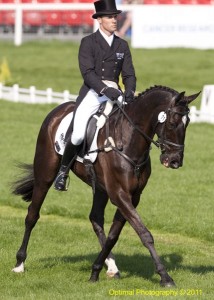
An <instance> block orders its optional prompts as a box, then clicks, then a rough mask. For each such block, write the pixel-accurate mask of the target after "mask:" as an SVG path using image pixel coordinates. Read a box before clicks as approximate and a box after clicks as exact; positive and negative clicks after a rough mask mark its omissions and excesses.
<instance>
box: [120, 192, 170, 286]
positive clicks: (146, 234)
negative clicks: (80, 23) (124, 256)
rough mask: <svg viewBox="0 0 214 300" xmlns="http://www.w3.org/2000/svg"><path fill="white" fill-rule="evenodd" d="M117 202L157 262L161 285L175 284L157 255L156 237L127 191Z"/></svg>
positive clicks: (155, 262)
mask: <svg viewBox="0 0 214 300" xmlns="http://www.w3.org/2000/svg"><path fill="white" fill-rule="evenodd" d="M120 196H122V193H120ZM123 199H127V201H124V200H123ZM117 204H118V207H119V209H120V212H121V213H122V215H123V216H124V218H125V219H126V220H127V221H128V222H129V223H130V225H131V226H132V227H133V229H134V230H135V231H136V233H137V234H138V235H139V237H140V239H141V241H142V243H143V245H144V246H145V247H146V248H147V249H148V250H149V252H150V254H151V257H152V259H153V261H154V264H155V268H156V272H157V273H158V274H159V275H160V277H161V285H162V286H168V287H170V286H174V285H175V284H174V281H173V280H172V278H171V277H170V276H169V274H168V273H167V271H166V269H165V267H164V265H163V264H162V262H161V260H160V258H159V256H158V255H157V252H156V250H155V247H154V239H153V236H152V234H151V233H150V231H149V230H148V229H147V228H146V226H145V225H144V224H143V222H142V221H141V219H140V216H139V214H138V213H137V211H136V209H135V207H134V205H133V204H132V203H131V201H128V198H127V196H126V194H125V193H124V195H123V198H120V200H119V201H118V202H117Z"/></svg>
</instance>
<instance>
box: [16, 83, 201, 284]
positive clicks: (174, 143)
mask: <svg viewBox="0 0 214 300" xmlns="http://www.w3.org/2000/svg"><path fill="white" fill-rule="evenodd" d="M198 95H199V93H198V94H194V95H191V96H185V93H184V92H182V93H179V92H177V91H175V90H173V89H171V88H168V87H162V86H155V87H152V88H149V89H148V90H146V91H145V92H143V93H141V94H139V95H138V96H137V97H136V98H135V100H134V101H133V102H132V103H129V104H127V105H125V106H124V107H123V108H122V107H121V108H120V109H121V111H122V113H121V114H120V118H119V121H118V119H117V122H116V121H115V119H116V116H115V115H116V114H112V116H111V117H110V118H109V130H108V131H109V134H110V135H111V136H115V137H116V140H115V144H116V146H112V147H113V150H112V151H109V152H106V151H103V148H104V146H103V145H104V142H105V140H106V132H107V130H106V126H107V125H105V126H104V127H103V128H102V129H101V130H100V132H99V135H98V148H99V152H98V157H97V159H96V161H95V163H94V164H93V169H94V173H95V175H96V180H95V187H94V197H93V205H92V209H91V213H90V221H91V223H92V226H93V229H94V231H95V233H96V235H97V237H98V239H99V242H100V244H101V248H102V250H101V252H100V254H99V255H98V257H97V259H96V260H95V262H94V264H93V266H92V273H91V277H90V280H91V281H97V280H98V279H99V273H100V271H101V269H102V268H103V265H104V263H105V261H106V259H107V258H108V259H109V258H110V259H111V258H112V254H111V250H112V248H113V247H114V245H115V243H116V242H117V240H118V238H119V235H120V232H121V230H122V228H123V226H124V224H125V222H126V221H128V222H129V223H130V225H131V226H132V227H133V229H134V230H135V231H136V233H137V234H138V236H139V237H140V240H141V242H142V243H143V245H144V246H145V247H146V248H147V249H148V250H149V252H150V254H151V257H152V259H153V261H154V264H155V268H156V272H157V273H158V274H159V275H160V277H161V285H163V286H173V285H174V282H173V280H172V278H171V277H170V276H169V274H168V273H167V271H166V269H165V267H164V265H163V264H162V262H161V260H160V258H159V256H158V255H157V253H156V250H155V248H154V240H153V237H152V235H151V233H150V232H149V230H148V229H147V228H146V227H145V225H144V224H143V222H142V220H141V218H140V216H139V214H138V212H137V211H136V207H137V205H138V203H139V201H140V195H141V193H142V191H143V189H144V187H145V186H146V184H147V181H148V179H149V177H150V174H151V162H150V156H149V151H150V146H151V143H153V144H155V145H156V146H159V147H160V150H161V154H160V161H161V163H162V164H163V165H164V166H165V167H167V168H173V169H177V168H179V167H181V166H182V163H183V153H184V140H185V133H186V128H187V126H188V123H189V117H188V113H189V108H188V105H189V103H191V102H192V101H193V100H194V99H196V97H197V96H198ZM74 106H75V104H74V103H73V102H67V103H64V104H61V105H59V106H58V107H56V108H55V109H53V110H52V111H51V112H50V113H49V114H48V115H47V117H46V118H45V120H44V122H43V124H42V126H41V129H40V132H39V135H38V139H37V145H36V151H35V157H34V163H33V165H24V167H25V169H26V172H27V174H26V176H25V177H24V178H20V180H18V181H16V182H15V183H14V186H13V193H14V194H16V195H21V196H22V198H23V199H24V200H25V201H31V203H30V205H29V207H28V213H27V216H26V219H25V233H24V237H23V241H22V244H21V247H20V249H19V250H18V252H17V255H16V258H17V263H16V266H15V268H14V269H13V271H14V272H23V271H24V262H25V260H26V257H27V246H28V242H29V239H30V235H31V232H32V229H33V228H34V226H35V225H36V223H37V221H38V219H39V216H40V208H41V206H42V203H43V201H44V199H45V197H46V194H47V192H48V190H49V188H50V187H51V185H52V183H53V181H54V179H55V176H56V174H57V172H58V169H59V165H60V159H61V157H60V155H58V154H57V153H56V151H55V147H54V138H55V134H56V130H57V128H58V126H59V123H60V121H61V120H62V119H63V117H64V116H66V115H67V114H68V113H69V112H71V111H73V110H74ZM112 128H114V129H112ZM155 134H156V135H157V137H158V140H157V142H155V141H154V140H153V137H154V135H155ZM118 136H120V138H119V144H120V147H117V142H118ZM121 145H122V146H121ZM71 169H72V171H73V172H74V173H75V174H76V175H77V176H78V177H79V178H80V179H81V180H83V181H84V182H86V183H87V184H89V185H91V181H90V178H89V176H88V174H87V171H86V168H85V165H84V164H82V163H81V162H78V161H76V162H75V163H74V165H73V166H72V168H71ZM108 199H110V200H111V202H112V203H113V204H114V205H115V206H116V207H117V210H116V213H115V216H114V219H113V223H112V226H111V228H110V231H109V234H108V237H107V238H106V236H105V233H104V229H103V225H104V210H105V207H106V204H107V201H108ZM115 266H116V265H115ZM113 269H114V270H113V271H112V272H113V275H115V276H117V275H118V273H117V272H118V269H117V268H116V267H115V268H113ZM115 269H116V271H115Z"/></svg>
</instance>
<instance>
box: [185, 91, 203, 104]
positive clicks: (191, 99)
mask: <svg viewBox="0 0 214 300" xmlns="http://www.w3.org/2000/svg"><path fill="white" fill-rule="evenodd" d="M200 93H201V92H199V93H197V94H194V95H191V96H188V97H186V101H187V103H188V104H189V103H191V102H192V101H193V100H195V99H196V98H197V97H198V96H199V95H200Z"/></svg>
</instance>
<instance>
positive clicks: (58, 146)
mask: <svg viewBox="0 0 214 300" xmlns="http://www.w3.org/2000/svg"><path fill="white" fill-rule="evenodd" d="M72 118H73V112H71V113H69V114H68V115H66V116H65V117H64V118H63V119H62V121H61V122H60V124H59V127H58V128H57V131H56V135H55V141H54V145H55V151H56V152H57V153H58V154H60V155H63V153H64V150H65V135H66V132H67V130H68V127H69V125H70V123H71V120H72ZM98 132H99V128H98V127H97V129H96V133H95V136H94V139H93V142H92V144H91V148H90V151H93V150H96V149H97V136H98ZM84 158H87V159H90V161H91V162H92V163H93V162H94V161H95V160H96V158H97V152H93V153H90V154H89V155H86V156H85V157H84ZM77 160H78V161H79V162H83V158H81V157H79V156H78V157H77Z"/></svg>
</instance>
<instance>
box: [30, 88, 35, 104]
mask: <svg viewBox="0 0 214 300" xmlns="http://www.w3.org/2000/svg"><path fill="white" fill-rule="evenodd" d="M35 99H36V88H35V86H31V87H30V102H31V103H35Z"/></svg>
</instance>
